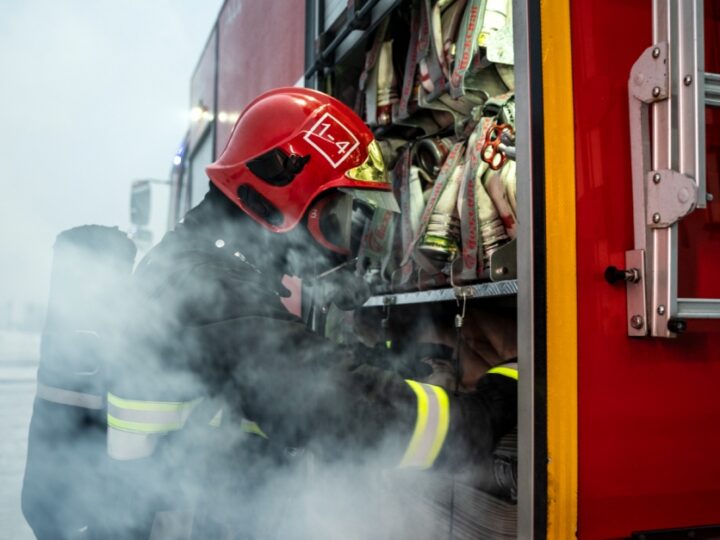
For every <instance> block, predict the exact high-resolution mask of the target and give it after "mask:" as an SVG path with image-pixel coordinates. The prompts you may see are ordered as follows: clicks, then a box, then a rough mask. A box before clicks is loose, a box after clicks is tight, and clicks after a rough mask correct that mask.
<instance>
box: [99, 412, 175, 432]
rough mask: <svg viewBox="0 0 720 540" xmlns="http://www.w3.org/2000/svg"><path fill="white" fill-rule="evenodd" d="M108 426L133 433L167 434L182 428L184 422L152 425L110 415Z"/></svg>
mask: <svg viewBox="0 0 720 540" xmlns="http://www.w3.org/2000/svg"><path fill="white" fill-rule="evenodd" d="M107 420H108V426H110V427H113V428H115V429H121V430H123V431H131V432H136V433H165V432H167V431H175V430H178V429H180V428H182V426H183V423H184V422H170V423H165V424H151V423H149V422H130V421H129V420H120V419H119V418H116V417H114V416H112V415H111V414H108V416H107Z"/></svg>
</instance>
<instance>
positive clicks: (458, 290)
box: [363, 279, 518, 307]
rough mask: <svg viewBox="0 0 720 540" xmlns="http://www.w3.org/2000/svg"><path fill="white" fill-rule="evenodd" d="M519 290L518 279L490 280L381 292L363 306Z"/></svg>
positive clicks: (413, 302) (509, 294)
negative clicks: (447, 286) (387, 292)
mask: <svg viewBox="0 0 720 540" xmlns="http://www.w3.org/2000/svg"><path fill="white" fill-rule="evenodd" d="M517 292H518V284H517V280H516V279H509V280H507V281H490V282H487V283H478V284H475V285H464V286H462V287H455V288H454V289H453V288H445V289H433V290H429V291H415V292H405V293H392V294H381V295H377V296H373V297H371V298H370V299H369V300H368V301H367V302H365V304H363V307H382V306H388V305H390V306H397V305H402V304H427V303H431V302H449V301H451V300H452V301H455V300H456V299H457V298H459V297H462V295H463V293H465V296H466V297H467V298H492V297H498V296H513V295H516V294H517Z"/></svg>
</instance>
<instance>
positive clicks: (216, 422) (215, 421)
mask: <svg viewBox="0 0 720 540" xmlns="http://www.w3.org/2000/svg"><path fill="white" fill-rule="evenodd" d="M222 416H223V411H222V409H220V410H219V411H218V412H216V413H215V416H213V417H212V419H211V420H210V425H211V426H212V427H220V424H221V423H222Z"/></svg>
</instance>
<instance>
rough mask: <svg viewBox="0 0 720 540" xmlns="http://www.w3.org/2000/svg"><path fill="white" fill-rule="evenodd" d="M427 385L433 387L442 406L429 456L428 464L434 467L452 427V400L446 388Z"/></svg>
mask: <svg viewBox="0 0 720 540" xmlns="http://www.w3.org/2000/svg"><path fill="white" fill-rule="evenodd" d="M425 387H429V388H431V389H432V391H433V392H435V395H436V396H437V400H438V404H439V406H440V410H439V411H438V412H439V418H438V428H437V432H436V433H435V440H434V441H433V445H432V448H431V450H430V455H429V456H428V464H427V466H428V467H432V464H433V463H435V459H436V458H437V457H438V455H439V454H440V450H442V446H443V443H444V442H445V437H446V436H447V432H448V428H449V427H450V400H449V399H448V396H447V393H446V392H445V390H443V389H442V388H440V387H439V386H432V385H429V384H427V385H425Z"/></svg>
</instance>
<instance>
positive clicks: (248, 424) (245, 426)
mask: <svg viewBox="0 0 720 540" xmlns="http://www.w3.org/2000/svg"><path fill="white" fill-rule="evenodd" d="M240 427H241V428H242V430H243V431H244V432H245V433H253V434H254V435H259V436H260V437H262V438H263V439H269V438H270V437H268V436H267V435H266V434H265V432H264V431H263V430H262V429H260V426H258V425H257V423H256V422H253V421H252V420H245V419H244V418H243V420H242V422H241V423H240Z"/></svg>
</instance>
